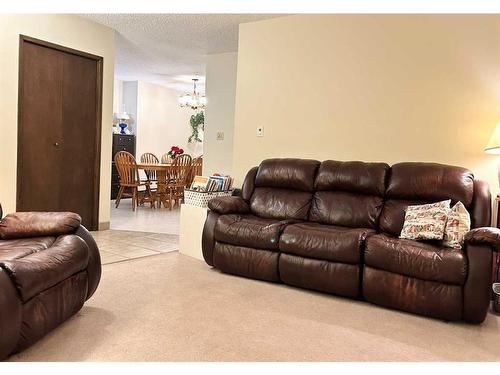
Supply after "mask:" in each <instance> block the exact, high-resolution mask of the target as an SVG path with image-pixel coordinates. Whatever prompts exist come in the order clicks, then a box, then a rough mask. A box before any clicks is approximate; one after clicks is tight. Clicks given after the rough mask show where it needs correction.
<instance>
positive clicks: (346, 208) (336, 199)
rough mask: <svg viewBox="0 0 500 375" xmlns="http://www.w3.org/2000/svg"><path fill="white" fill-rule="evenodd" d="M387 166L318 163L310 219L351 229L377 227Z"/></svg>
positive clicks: (378, 164)
mask: <svg viewBox="0 0 500 375" xmlns="http://www.w3.org/2000/svg"><path fill="white" fill-rule="evenodd" d="M388 171H389V165H388V164H385V163H364V162H361V161H346V162H342V161H334V160H327V161H324V162H322V163H321V165H320V167H319V170H318V173H317V175H316V179H315V183H314V185H315V190H316V192H315V193H314V197H313V201H312V204H311V210H310V212H309V220H310V221H314V222H318V223H324V224H331V225H340V226H346V227H354V228H376V227H377V223H378V218H379V216H380V213H381V210H382V205H383V197H384V192H385V184H386V177H387V173H388Z"/></svg>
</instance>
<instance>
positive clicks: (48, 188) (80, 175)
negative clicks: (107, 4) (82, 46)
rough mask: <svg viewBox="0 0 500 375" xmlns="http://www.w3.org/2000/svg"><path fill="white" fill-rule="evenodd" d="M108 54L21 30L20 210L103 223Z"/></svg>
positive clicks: (92, 224) (89, 223)
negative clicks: (104, 73)
mask: <svg viewBox="0 0 500 375" xmlns="http://www.w3.org/2000/svg"><path fill="white" fill-rule="evenodd" d="M101 87H102V58H101V57H98V56H94V55H89V54H86V53H84V52H80V51H75V50H72V49H68V48H65V47H61V46H57V45H54V44H51V43H47V42H43V41H40V40H36V39H33V38H29V37H24V36H21V40H20V60H19V105H18V108H19V121H18V171H17V210H18V211H73V212H77V213H78V214H80V215H81V216H82V220H83V224H84V225H85V226H86V227H87V228H89V229H91V230H96V229H97V227H98V214H99V166H100V148H101V147H100V134H101Z"/></svg>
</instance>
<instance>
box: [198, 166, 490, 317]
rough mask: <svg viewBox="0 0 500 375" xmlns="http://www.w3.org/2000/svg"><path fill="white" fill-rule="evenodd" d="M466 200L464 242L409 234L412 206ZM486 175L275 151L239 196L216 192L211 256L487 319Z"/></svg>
mask: <svg viewBox="0 0 500 375" xmlns="http://www.w3.org/2000/svg"><path fill="white" fill-rule="evenodd" d="M445 199H451V200H452V203H455V202H457V201H461V202H462V203H463V204H464V205H465V206H466V208H467V209H468V211H469V212H470V215H471V221H472V228H481V229H473V230H472V231H470V232H469V233H468V234H467V236H466V241H465V244H464V247H463V249H462V250H456V249H451V248H446V247H443V246H442V245H440V243H439V242H417V241H412V240H404V239H399V238H398V236H399V234H400V232H401V229H402V226H403V223H404V216H405V209H406V207H407V206H408V205H413V204H424V203H433V202H437V201H441V200H445ZM490 204H491V197H490V192H489V188H488V186H487V184H486V183H484V182H482V181H478V180H474V176H473V174H472V172H470V171H469V170H467V169H465V168H460V167H454V166H447V165H441V164H435V163H399V164H396V165H393V166H392V167H391V166H389V165H388V164H385V163H365V162H358V161H353V162H341V161H332V160H328V161H324V162H321V163H320V162H319V161H315V160H304V159H268V160H264V161H263V162H262V163H261V164H260V166H258V167H255V168H252V169H251V170H250V171H249V172H248V174H247V176H246V178H245V181H244V184H243V186H242V190H241V196H239V197H225V198H215V199H213V200H211V201H210V202H209V208H210V211H209V213H208V216H207V219H206V222H205V227H204V230H203V239H202V249H203V256H204V259H205V261H206V262H207V263H208V264H209V265H211V266H213V267H215V268H217V269H219V270H221V271H222V272H226V273H230V274H234V275H239V276H244V277H249V278H255V279H261V280H267V281H273V282H283V283H286V284H289V285H293V286H298V287H303V288H308V289H313V290H317V291H322V292H327V293H332V294H337V295H341V296H346V297H352V298H359V299H364V300H366V301H369V302H372V303H375V304H379V305H382V306H386V307H391V308H395V309H399V310H403V311H407V312H411V313H416V314H421V315H426V316H431V317H435V318H440V319H444V320H464V321H466V322H470V323H481V322H482V321H484V319H485V317H486V314H487V310H488V306H489V302H490V287H491V276H492V272H491V271H492V250H495V248H497V247H500V243H499V241H498V239H499V238H500V234H499V231H498V230H496V228H484V227H488V226H489V225H490V216H491V207H490Z"/></svg>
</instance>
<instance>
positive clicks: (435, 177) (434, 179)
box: [379, 163, 474, 236]
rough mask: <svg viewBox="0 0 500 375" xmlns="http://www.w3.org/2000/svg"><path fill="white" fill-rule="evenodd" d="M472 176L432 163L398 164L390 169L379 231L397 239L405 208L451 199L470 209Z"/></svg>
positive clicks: (459, 169) (448, 166) (447, 166)
mask: <svg viewBox="0 0 500 375" xmlns="http://www.w3.org/2000/svg"><path fill="white" fill-rule="evenodd" d="M473 195H474V175H473V174H472V172H471V171H469V170H468V169H465V168H461V167H454V166H450V165H443V164H436V163H399V164H395V165H393V166H392V167H391V170H390V173H389V182H388V185H387V189H386V193H385V199H386V200H385V202H384V207H383V209H382V214H381V216H380V224H379V227H380V231H381V232H386V233H390V234H392V235H394V236H399V234H400V233H401V229H402V228H403V223H404V218H405V209H406V207H408V206H409V205H416V204H425V203H434V202H438V201H442V200H446V199H451V201H452V205H454V204H455V203H456V202H458V201H460V202H462V203H463V204H464V205H465V207H466V208H467V209H469V208H470V207H471V204H472V198H473Z"/></svg>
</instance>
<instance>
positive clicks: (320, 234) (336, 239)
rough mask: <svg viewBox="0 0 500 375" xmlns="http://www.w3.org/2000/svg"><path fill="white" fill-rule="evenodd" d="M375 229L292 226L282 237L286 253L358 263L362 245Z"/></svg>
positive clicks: (311, 224)
mask: <svg viewBox="0 0 500 375" xmlns="http://www.w3.org/2000/svg"><path fill="white" fill-rule="evenodd" d="M370 233H375V232H374V231H373V230H371V229H356V228H347V227H339V226H334V225H322V224H318V223H299V224H292V225H288V226H287V227H286V228H285V230H284V231H283V234H282V235H281V238H280V243H279V247H280V250H281V251H282V252H285V253H288V254H295V255H300V256H304V257H307V258H313V259H321V260H329V261H333V262H342V263H351V264H358V263H360V260H361V246H362V244H363V241H364V240H365V238H366V236H367V235H368V234H370Z"/></svg>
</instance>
